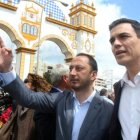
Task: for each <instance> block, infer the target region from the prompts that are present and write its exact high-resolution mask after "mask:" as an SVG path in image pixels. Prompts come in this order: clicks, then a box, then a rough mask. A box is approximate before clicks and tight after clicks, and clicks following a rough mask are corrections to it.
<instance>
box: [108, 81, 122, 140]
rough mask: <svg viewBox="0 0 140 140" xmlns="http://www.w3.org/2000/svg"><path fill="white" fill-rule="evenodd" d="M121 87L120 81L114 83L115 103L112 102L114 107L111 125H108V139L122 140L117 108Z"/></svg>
mask: <svg viewBox="0 0 140 140" xmlns="http://www.w3.org/2000/svg"><path fill="white" fill-rule="evenodd" d="M122 88H123V85H121V82H120V81H119V82H117V83H115V85H114V91H115V103H114V109H113V114H112V119H111V126H110V140H112V139H114V140H122V136H121V125H120V122H119V119H118V110H119V104H120V98H121V92H122Z"/></svg>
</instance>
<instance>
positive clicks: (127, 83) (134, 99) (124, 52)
mask: <svg viewBox="0 0 140 140" xmlns="http://www.w3.org/2000/svg"><path fill="white" fill-rule="evenodd" d="M109 30H110V43H111V46H112V52H113V54H114V56H115V58H116V61H117V63H118V64H119V65H122V66H124V67H125V68H126V72H125V74H124V76H123V77H122V79H121V80H120V81H118V82H117V83H115V84H114V92H115V105H114V111H113V116H112V121H111V127H110V140H140V23H139V22H138V21H136V20H132V19H127V18H121V19H118V20H115V21H113V22H112V23H111V24H110V26H109Z"/></svg>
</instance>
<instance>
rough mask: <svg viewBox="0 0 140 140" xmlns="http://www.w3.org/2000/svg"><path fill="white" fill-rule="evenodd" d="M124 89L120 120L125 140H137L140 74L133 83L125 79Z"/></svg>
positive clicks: (139, 121) (139, 108)
mask: <svg viewBox="0 0 140 140" xmlns="http://www.w3.org/2000/svg"><path fill="white" fill-rule="evenodd" d="M122 80H123V82H124V87H123V90H122V94H121V99H120V105H119V114H118V116H119V120H120V124H121V127H122V131H121V133H122V137H123V140H137V137H138V132H139V129H140V72H139V73H138V74H137V75H136V76H135V77H134V80H133V82H132V81H130V80H128V77H127V73H125V75H124V77H123V79H122Z"/></svg>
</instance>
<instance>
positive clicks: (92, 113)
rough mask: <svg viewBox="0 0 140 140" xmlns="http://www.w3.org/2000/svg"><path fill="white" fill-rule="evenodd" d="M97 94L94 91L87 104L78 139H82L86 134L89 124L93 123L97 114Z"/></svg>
mask: <svg viewBox="0 0 140 140" xmlns="http://www.w3.org/2000/svg"><path fill="white" fill-rule="evenodd" d="M99 96H100V95H98V93H96V94H95V96H94V98H93V100H92V102H91V104H90V106H89V109H88V112H87V114H86V117H85V119H84V121H83V124H82V126H81V129H80V132H79V138H78V139H84V137H85V136H86V134H87V131H88V130H89V129H90V126H91V125H92V124H93V120H95V118H96V117H97V115H98V111H99V109H100V104H101V100H100V99H99Z"/></svg>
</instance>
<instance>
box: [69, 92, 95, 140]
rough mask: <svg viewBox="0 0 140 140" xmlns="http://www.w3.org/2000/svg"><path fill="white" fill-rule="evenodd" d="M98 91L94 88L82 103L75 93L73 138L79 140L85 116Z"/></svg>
mask: <svg viewBox="0 0 140 140" xmlns="http://www.w3.org/2000/svg"><path fill="white" fill-rule="evenodd" d="M95 93H96V91H95V90H94V91H93V92H92V94H91V95H90V96H89V97H88V98H87V99H86V100H85V101H84V102H82V103H79V101H78V99H77V98H76V95H75V94H74V95H73V96H74V122H73V130H72V140H78V136H79V131H80V128H81V126H82V123H83V121H84V118H85V116H86V114H87V111H88V109H89V106H90V103H91V102H92V99H93V97H94V96H95Z"/></svg>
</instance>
